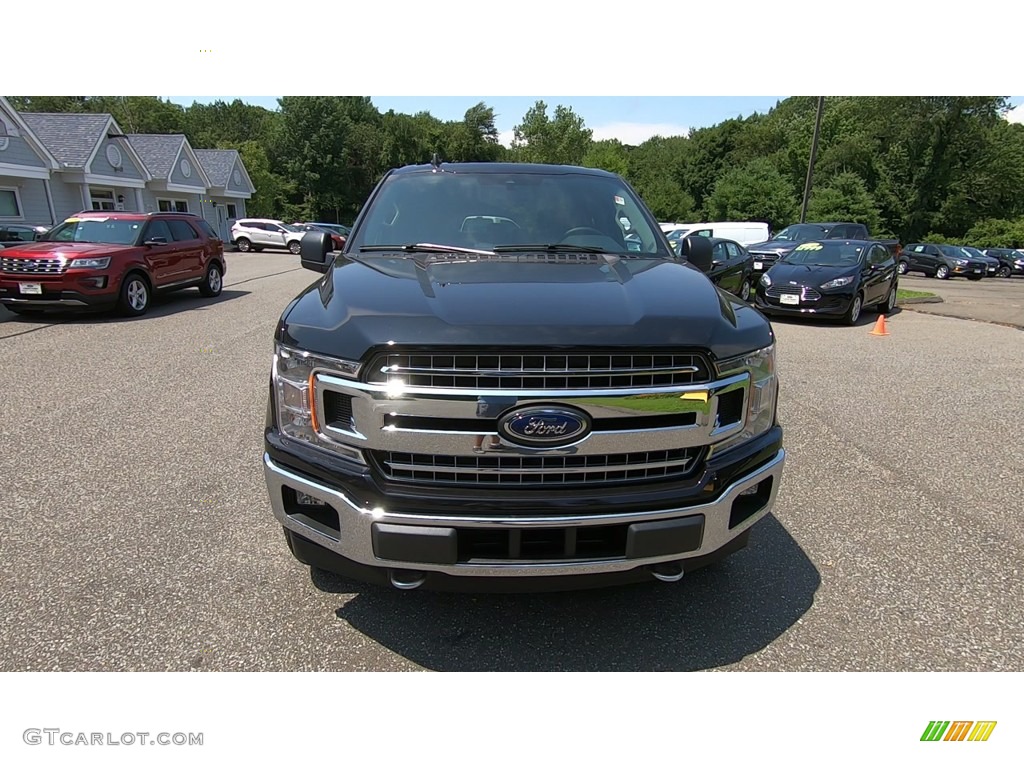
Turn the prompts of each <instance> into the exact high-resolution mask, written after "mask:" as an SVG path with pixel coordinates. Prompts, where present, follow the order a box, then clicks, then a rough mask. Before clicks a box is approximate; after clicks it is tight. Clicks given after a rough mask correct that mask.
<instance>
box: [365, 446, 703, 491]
mask: <svg viewBox="0 0 1024 768" xmlns="http://www.w3.org/2000/svg"><path fill="white" fill-rule="evenodd" d="M492 450H493V449H492ZM492 450H489V451H488V452H487V453H486V454H484V455H480V456H435V455H433V454H425V453H400V452H397V451H373V452H372V453H371V455H372V456H373V459H374V461H375V463H376V464H377V466H378V468H379V470H380V472H381V473H382V474H383V475H384V476H385V477H387V478H388V479H389V480H396V481H402V482H412V483H416V482H421V483H429V484H432V485H455V486H459V485H461V486H481V485H491V486H515V487H517V488H521V487H525V486H551V485H559V486H564V485H581V484H586V485H594V484H597V483H612V482H614V483H616V484H618V485H622V484H623V483H624V482H625V483H630V482H643V481H646V480H668V479H677V478H679V477H682V476H684V475H686V474H687V473H688V472H689V471H690V470H691V469H692V468H693V467H694V460H695V459H696V458H697V456H698V454H699V453H700V450H701V449H699V448H675V449H672V450H667V451H641V452H639V453H619V454H610V455H604V456H574V455H550V454H545V455H538V456H513V455H501V454H500V453H498V452H492Z"/></svg>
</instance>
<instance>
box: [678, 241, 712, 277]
mask: <svg viewBox="0 0 1024 768" xmlns="http://www.w3.org/2000/svg"><path fill="white" fill-rule="evenodd" d="M711 248H712V246H711V241H710V240H708V238H706V237H701V236H700V235H688V236H687V237H684V238H683V240H682V246H681V247H680V255H681V256H682V257H683V258H684V259H686V260H687V261H688V262H690V263H691V264H693V266H695V267H696V268H697V269H699V270H700V271H701V272H704V273H705V274H707V273H708V272H710V271H711V267H712V265H713V263H714V262H713V261H712V260H711Z"/></svg>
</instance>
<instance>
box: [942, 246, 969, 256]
mask: <svg viewBox="0 0 1024 768" xmlns="http://www.w3.org/2000/svg"><path fill="white" fill-rule="evenodd" d="M939 250H940V251H941V252H942V254H943V255H945V256H949V257H950V258H953V259H962V258H964V257H965V256H967V254H966V253H964V249H963V248H957V247H956V246H952V245H940V246H939Z"/></svg>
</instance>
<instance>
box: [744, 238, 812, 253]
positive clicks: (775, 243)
mask: <svg viewBox="0 0 1024 768" xmlns="http://www.w3.org/2000/svg"><path fill="white" fill-rule="evenodd" d="M798 245H800V243H798V242H795V241H793V240H765V241H764V242H763V243H753V244H751V245H748V246H747V250H748V251H757V252H760V253H789V252H790V251H792V250H793V249H794V248H796V247H797V246H798Z"/></svg>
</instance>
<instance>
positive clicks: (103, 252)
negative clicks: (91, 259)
mask: <svg viewBox="0 0 1024 768" xmlns="http://www.w3.org/2000/svg"><path fill="white" fill-rule="evenodd" d="M135 248H136V246H134V245H112V244H110V243H51V242H45V241H42V242H35V243H26V244H25V245H19V246H17V247H14V248H6V249H4V258H5V259H7V258H16V257H18V256H22V257H24V258H26V259H41V258H55V257H60V256H63V257H65V258H68V259H76V258H84V257H88V256H113V255H115V254H118V253H124V252H126V251H133V250H135Z"/></svg>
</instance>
